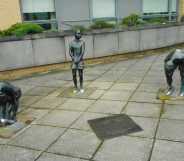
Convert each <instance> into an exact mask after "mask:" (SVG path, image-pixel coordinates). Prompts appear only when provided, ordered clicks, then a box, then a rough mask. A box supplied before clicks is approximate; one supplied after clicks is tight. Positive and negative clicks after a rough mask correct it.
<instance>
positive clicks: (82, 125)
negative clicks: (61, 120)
mask: <svg viewBox="0 0 184 161" xmlns="http://www.w3.org/2000/svg"><path fill="white" fill-rule="evenodd" d="M106 116H108V115H107V114H99V113H88V112H85V113H84V114H83V115H82V116H81V117H80V118H79V119H78V120H77V121H76V122H75V123H74V124H73V126H72V127H71V128H75V129H80V130H86V131H92V129H91V128H90V126H89V124H88V120H93V119H97V118H103V117H106Z"/></svg>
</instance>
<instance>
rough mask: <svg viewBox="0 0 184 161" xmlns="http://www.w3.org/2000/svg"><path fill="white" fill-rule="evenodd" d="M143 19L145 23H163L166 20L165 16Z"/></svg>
mask: <svg viewBox="0 0 184 161" xmlns="http://www.w3.org/2000/svg"><path fill="white" fill-rule="evenodd" d="M145 21H146V22H147V23H150V24H163V23H167V22H168V20H167V18H165V17H153V18H149V19H147V20H145Z"/></svg>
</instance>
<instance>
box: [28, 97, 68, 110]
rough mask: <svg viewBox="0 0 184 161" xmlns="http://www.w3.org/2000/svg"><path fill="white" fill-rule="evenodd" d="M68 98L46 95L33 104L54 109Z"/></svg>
mask: <svg viewBox="0 0 184 161" xmlns="http://www.w3.org/2000/svg"><path fill="white" fill-rule="evenodd" d="M65 101H66V99H64V98H61V97H46V98H42V99H41V100H40V101H38V102H36V103H34V104H32V105H31V107H34V108H46V109H53V108H56V107H57V106H59V105H61V104H63V103H64V102H65Z"/></svg>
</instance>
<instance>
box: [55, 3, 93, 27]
mask: <svg viewBox="0 0 184 161" xmlns="http://www.w3.org/2000/svg"><path fill="white" fill-rule="evenodd" d="M55 7H56V19H57V20H58V23H59V26H60V23H61V21H81V20H89V17H90V11H89V1H88V0H55Z"/></svg>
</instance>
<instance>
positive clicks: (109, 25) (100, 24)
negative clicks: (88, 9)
mask: <svg viewBox="0 0 184 161" xmlns="http://www.w3.org/2000/svg"><path fill="white" fill-rule="evenodd" d="M114 27H115V25H114V24H112V23H108V22H106V21H102V20H101V21H100V20H98V21H95V22H94V23H93V24H92V25H91V26H90V28H91V29H105V28H114Z"/></svg>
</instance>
